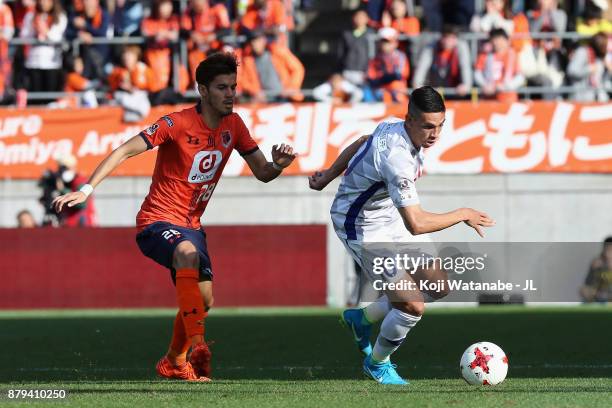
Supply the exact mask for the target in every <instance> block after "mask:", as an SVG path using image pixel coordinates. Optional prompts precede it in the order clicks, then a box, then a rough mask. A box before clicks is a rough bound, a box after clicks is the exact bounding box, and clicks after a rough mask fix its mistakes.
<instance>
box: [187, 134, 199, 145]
mask: <svg viewBox="0 0 612 408" xmlns="http://www.w3.org/2000/svg"><path fill="white" fill-rule="evenodd" d="M187 143H188V144H192V145H199V144H200V138H198V137H195V136H191V135H187Z"/></svg>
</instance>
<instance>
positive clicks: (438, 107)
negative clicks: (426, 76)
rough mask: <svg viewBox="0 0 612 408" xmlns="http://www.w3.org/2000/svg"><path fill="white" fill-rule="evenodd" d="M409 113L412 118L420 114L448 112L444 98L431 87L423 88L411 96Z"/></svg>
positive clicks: (416, 90) (413, 92)
mask: <svg viewBox="0 0 612 408" xmlns="http://www.w3.org/2000/svg"><path fill="white" fill-rule="evenodd" d="M408 112H409V113H410V115H411V116H415V115H417V114H419V113H434V112H446V106H445V105H444V98H442V95H440V93H439V92H438V91H436V90H435V89H433V88H432V87H431V86H422V87H420V88H417V89H415V90H414V91H412V93H411V94H410V101H409V103H408Z"/></svg>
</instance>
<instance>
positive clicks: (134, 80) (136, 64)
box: [108, 45, 156, 92]
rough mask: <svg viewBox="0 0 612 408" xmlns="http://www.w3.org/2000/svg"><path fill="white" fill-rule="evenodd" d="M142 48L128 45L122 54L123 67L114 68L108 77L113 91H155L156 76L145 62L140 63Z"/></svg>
mask: <svg viewBox="0 0 612 408" xmlns="http://www.w3.org/2000/svg"><path fill="white" fill-rule="evenodd" d="M140 54H141V51H140V47H139V46H137V45H128V46H126V47H125V48H123V52H122V53H121V65H119V66H116V67H115V68H113V71H112V72H111V74H110V75H109V76H108V84H109V86H110V88H111V90H112V91H116V90H118V89H122V90H124V91H128V92H129V91H132V90H134V89H139V90H142V91H147V92H151V91H153V90H154V89H155V85H156V84H155V74H154V73H153V70H152V69H151V68H149V67H148V66H147V64H145V63H144V62H142V61H140Z"/></svg>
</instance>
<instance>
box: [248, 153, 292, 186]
mask: <svg viewBox="0 0 612 408" xmlns="http://www.w3.org/2000/svg"><path fill="white" fill-rule="evenodd" d="M296 156H297V154H296V153H294V152H293V147H291V146H289V145H286V144H284V143H282V144H281V145H280V146H279V145H274V146H272V161H271V162H269V161H268V160H267V159H266V156H264V154H263V153H262V152H261V150H255V151H254V152H253V153H251V154H249V155H247V156H244V160H245V161H246V162H247V164H248V165H249V168H250V169H251V171H252V172H253V174H254V175H255V177H256V178H257V180H259V181H263V182H264V183H267V182H268V181H272V180H274V179H275V178H277V177H278V176H279V175H280V174H281V173H282V171H283V169H285V168H286V167H288V166H289V165H290V164H291V163H292V162H293V160H294V159H295V158H296Z"/></svg>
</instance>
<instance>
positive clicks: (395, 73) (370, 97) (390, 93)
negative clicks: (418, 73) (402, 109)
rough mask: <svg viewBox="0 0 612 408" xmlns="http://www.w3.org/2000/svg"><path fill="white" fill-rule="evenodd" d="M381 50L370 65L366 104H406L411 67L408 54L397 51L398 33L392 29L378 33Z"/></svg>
mask: <svg viewBox="0 0 612 408" xmlns="http://www.w3.org/2000/svg"><path fill="white" fill-rule="evenodd" d="M378 36H379V37H380V42H379V47H378V48H379V50H378V53H377V54H376V56H375V57H374V58H373V59H371V60H370V62H369V64H368V84H369V87H366V89H365V92H364V101H365V102H374V101H383V102H385V103H390V102H405V101H407V98H406V88H407V81H408V76H409V74H410V66H409V65H408V58H407V57H406V54H404V53H403V52H401V51H399V50H398V49H397V46H398V39H397V37H398V33H397V31H396V30H395V29H393V28H391V27H384V28H381V29H380V30H379V31H378Z"/></svg>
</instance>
